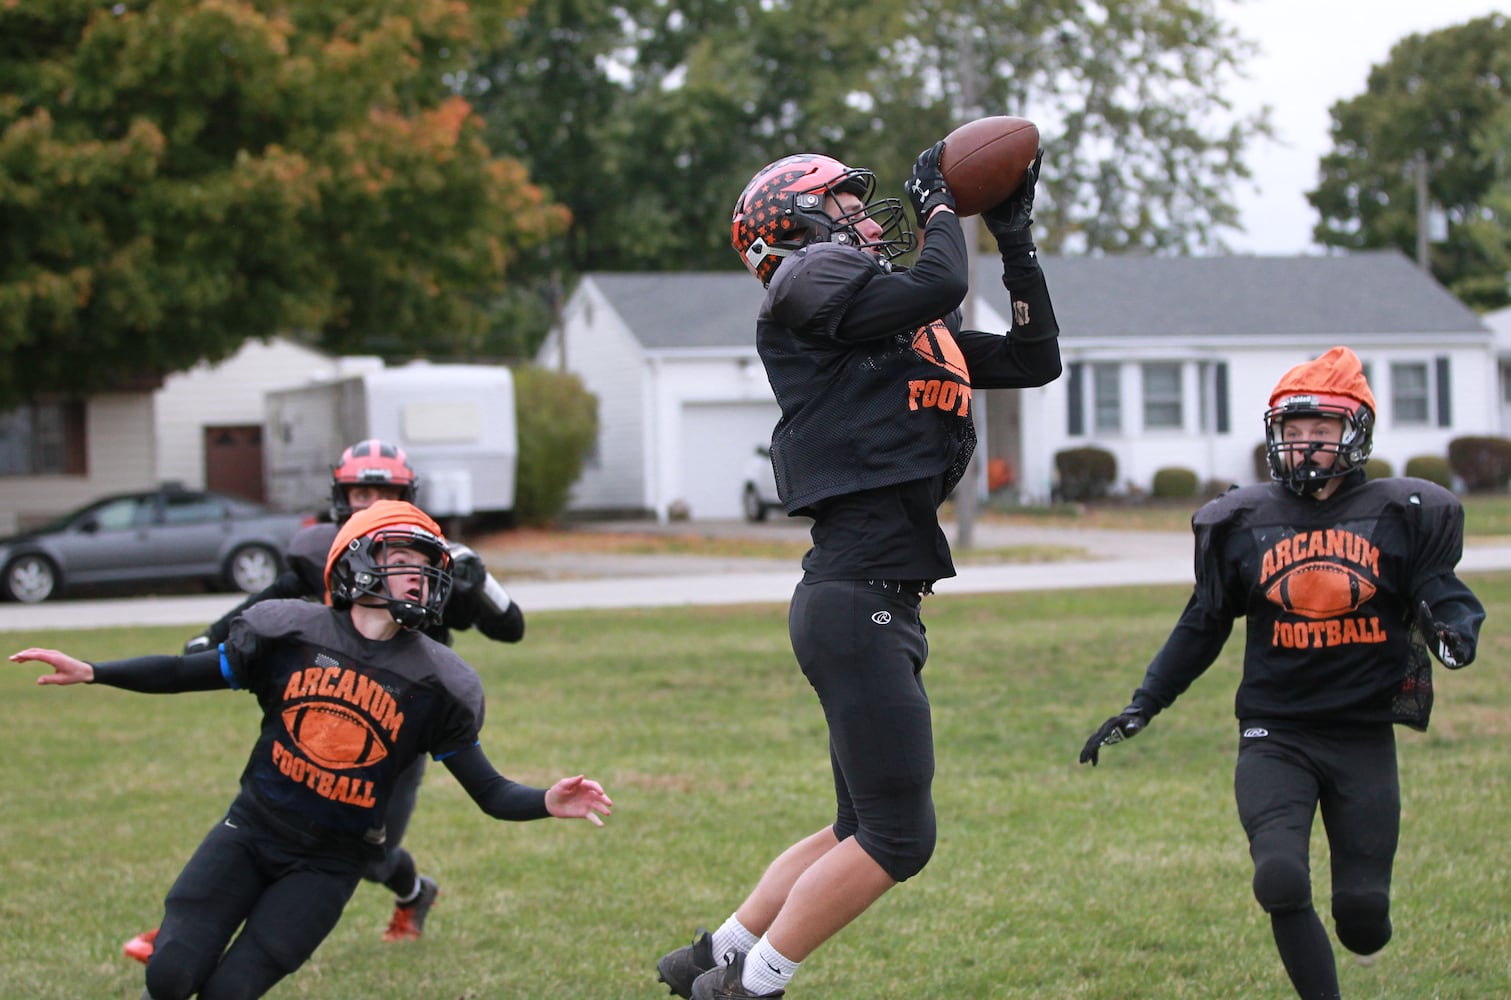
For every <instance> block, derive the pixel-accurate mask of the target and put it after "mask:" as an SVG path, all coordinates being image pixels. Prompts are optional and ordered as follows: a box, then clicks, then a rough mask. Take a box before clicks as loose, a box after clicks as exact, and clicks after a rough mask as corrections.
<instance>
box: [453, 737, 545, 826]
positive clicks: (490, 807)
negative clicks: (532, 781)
mask: <svg viewBox="0 0 1511 1000" xmlns="http://www.w3.org/2000/svg"><path fill="white" fill-rule="evenodd" d="M441 763H443V764H445V765H446V770H448V771H450V772H451V773H452V775H453V776H454V777H455V778H456V780H457V781H459V782H461V783H462V787H463V788H465V789H466V790H467V794H468V795H470V796H472V801H474V802H476V803H477V805H478V808H479V809H481V810H482V811H483V812H485V813H487V814H488V815H489V816H492V817H493V818H494V819H508V820H521V821H522V820H530V819H548V818H549V817H550V815H551V814H550V813H549V812H547V811H546V790H545V789H544V788H531V787H530V786H529V785H521V784H520V783H519V782H517V781H511V780H509V779H508V778H506V777H504V776H503V775H502V774H499V773H498V769H497V768H495V767H494V766H493V762H492V761H490V760H489V759H488V755H487V754H485V753H483V748H482V747H479V746H471V747H468V748H467V749H465V750H459V751H457V752H456V753H454V754H452V755H450V756H449V757H446V758H444V759H443V760H442V761H441Z"/></svg>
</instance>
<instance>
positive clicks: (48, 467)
mask: <svg viewBox="0 0 1511 1000" xmlns="http://www.w3.org/2000/svg"><path fill="white" fill-rule="evenodd" d="M83 474H84V404H83V403H81V402H67V403H32V404H28V405H26V406H21V407H18V408H16V409H14V410H11V411H10V412H8V413H0V476H82V475H83Z"/></svg>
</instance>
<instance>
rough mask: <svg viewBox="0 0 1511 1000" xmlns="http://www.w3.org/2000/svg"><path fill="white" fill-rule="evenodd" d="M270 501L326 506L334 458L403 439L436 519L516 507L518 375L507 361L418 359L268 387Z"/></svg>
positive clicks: (279, 505) (281, 506)
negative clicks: (361, 446) (372, 443)
mask: <svg viewBox="0 0 1511 1000" xmlns="http://www.w3.org/2000/svg"><path fill="white" fill-rule="evenodd" d="M266 430H267V433H266V435H265V441H266V445H265V456H266V458H265V461H266V464H267V483H268V503H269V505H270V506H272V507H274V508H275V509H278V510H288V511H293V510H318V509H322V508H324V507H325V506H326V504H327V503H328V502H329V497H330V482H331V465H332V463H334V462H335V461H336V459H337V458H338V457H339V456H340V454H341V452H342V450H343V449H344V448H346V446H347V445H350V444H352V443H353V442H355V441H361V440H363V439H364V438H382V439H383V440H385V441H389V442H392V443H394V444H397V445H398V446H399V447H400V448H403V449H404V451H405V453H406V454H407V455H408V456H409V464H410V465H412V466H414V469H415V471H416V472H417V473H418V474H419V479H420V505H421V506H422V507H424V508H425V510H426V511H428V512H429V513H430V514H431V515H432V516H434V517H437V518H440V517H466V516H468V515H472V514H488V513H504V512H508V511H512V510H513V509H514V472H515V460H516V458H517V456H518V454H519V440H518V436H517V432H516V428H515V413H514V379H513V377H512V375H511V373H510V371H509V369H508V368H506V367H503V366H502V365H450V364H430V363H427V362H414V363H411V364H407V365H404V366H402V367H397V368H380V369H376V370H372V371H366V372H363V373H361V374H356V375H349V376H344V377H340V378H336V379H333V380H329V381H320V382H313V383H310V384H308V385H303V386H298V387H296V388H292V389H280V390H276V391H273V392H269V393H268V394H267V428H266Z"/></svg>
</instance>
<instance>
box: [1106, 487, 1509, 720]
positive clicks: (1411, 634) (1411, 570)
mask: <svg viewBox="0 0 1511 1000" xmlns="http://www.w3.org/2000/svg"><path fill="white" fill-rule="evenodd" d="M1192 527H1193V530H1194V531H1195V533H1196V587H1195V590H1194V592H1193V595H1192V598H1191V601H1190V602H1189V604H1188V605H1187V608H1186V611H1185V613H1184V614H1183V615H1182V616H1181V620H1180V622H1179V623H1177V625H1176V627H1175V630H1174V631H1173V632H1172V633H1171V636H1170V638H1169V640H1168V641H1167V642H1166V644H1165V646H1164V648H1163V649H1161V650H1160V652H1159V653H1158V654H1157V655H1156V656H1155V658H1154V661H1153V662H1152V663H1151V664H1150V666H1149V670H1148V672H1147V673H1146V675H1145V678H1144V682H1143V685H1142V686H1141V687H1140V688H1139V691H1138V693H1137V694H1136V695H1135V698H1134V701H1135V704H1139V705H1141V706H1142V707H1144V708H1145V709H1146V711H1149V712H1150V714H1153V713H1154V712H1157V711H1159V710H1160V709H1162V708H1164V707H1166V706H1168V705H1169V704H1170V703H1171V702H1173V701H1174V700H1175V698H1176V697H1177V696H1178V695H1179V694H1180V693H1181V692H1183V691H1184V690H1185V689H1186V688H1187V687H1188V686H1189V685H1190V684H1191V682H1192V681H1193V680H1195V678H1196V677H1197V676H1199V675H1200V674H1201V673H1202V672H1203V671H1205V670H1206V669H1207V667H1208V666H1210V665H1211V663H1212V662H1213V660H1215V659H1216V657H1217V654H1218V652H1220V650H1221V648H1222V645H1223V643H1224V642H1225V641H1226V639H1227V637H1228V634H1229V633H1230V631H1231V628H1232V623H1233V621H1234V620H1236V619H1238V618H1244V619H1245V620H1246V623H1247V638H1246V640H1245V648H1244V661H1243V679H1242V681H1241V682H1240V684H1239V687H1238V692H1237V695H1236V697H1235V705H1234V707H1235V711H1236V713H1237V715H1238V717H1239V718H1240V719H1243V720H1245V721H1250V720H1252V721H1269V722H1277V721H1283V720H1293V721H1304V722H1326V723H1329V724H1347V723H1370V722H1403V723H1406V724H1409V725H1412V726H1416V727H1418V728H1425V727H1426V725H1427V719H1428V714H1429V713H1430V710H1431V704H1432V680H1431V670H1430V661H1429V659H1428V653H1427V649H1426V644H1425V641H1424V639H1423V636H1422V635H1421V632H1420V629H1419V626H1418V624H1417V614H1416V609H1417V607H1418V605H1419V603H1420V602H1422V601H1426V602H1427V603H1428V604H1429V606H1430V607H1431V608H1432V613H1433V615H1434V617H1436V618H1437V619H1439V620H1442V621H1444V622H1446V623H1447V624H1449V625H1451V626H1453V627H1455V628H1456V629H1458V630H1459V631H1460V632H1461V633H1462V634H1464V635H1477V634H1478V631H1479V625H1480V622H1481V621H1482V620H1483V619H1484V608H1483V607H1482V606H1481V605H1480V602H1479V601H1478V599H1476V598H1475V596H1474V594H1473V593H1472V592H1471V591H1470V590H1469V588H1468V587H1466V586H1465V585H1464V584H1463V583H1462V582H1461V581H1460V580H1459V579H1458V577H1457V576H1456V575H1455V566H1456V565H1457V563H1458V560H1459V557H1460V555H1461V554H1462V549H1463V508H1462V507H1461V506H1460V504H1459V502H1458V498H1457V497H1455V496H1454V495H1453V494H1452V493H1450V492H1448V491H1447V490H1445V489H1443V488H1441V487H1439V486H1437V485H1435V484H1433V483H1430V482H1426V481H1425V480H1420V479H1406V478H1395V479H1381V480H1377V481H1374V482H1357V481H1355V480H1350V481H1348V482H1345V484H1344V485H1343V487H1342V488H1340V490H1339V492H1337V493H1335V494H1334V495H1333V496H1331V497H1329V498H1328V499H1327V500H1323V501H1320V502H1319V501H1317V500H1315V499H1312V498H1310V497H1298V496H1296V495H1294V494H1293V493H1291V492H1290V491H1288V490H1286V489H1284V488H1283V487H1281V486H1279V485H1277V484H1264V485H1259V486H1249V487H1245V488H1242V489H1237V490H1233V491H1230V492H1229V493H1227V494H1225V495H1224V496H1222V497H1219V498H1218V499H1216V500H1213V501H1212V502H1210V503H1208V504H1207V505H1205V506H1204V507H1202V508H1201V509H1200V510H1198V511H1197V512H1196V515H1195V516H1194V517H1193V518H1192Z"/></svg>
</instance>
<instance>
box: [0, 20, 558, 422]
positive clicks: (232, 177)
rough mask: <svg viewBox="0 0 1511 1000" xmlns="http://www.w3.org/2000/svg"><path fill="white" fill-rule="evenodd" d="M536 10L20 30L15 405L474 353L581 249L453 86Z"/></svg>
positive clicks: (13, 61) (1, 111)
mask: <svg viewBox="0 0 1511 1000" xmlns="http://www.w3.org/2000/svg"><path fill="white" fill-rule="evenodd" d="M521 6H522V4H521V3H519V2H515V3H507V2H491V3H488V4H478V5H474V6H472V7H469V6H468V5H467V4H464V3H444V2H438V0H283V2H281V3H277V4H274V3H267V2H261V0H134V2H131V0H125V2H118V3H114V4H109V3H99V2H87V0H11V2H8V3H5V4H0V218H3V219H4V225H3V227H0V358H3V360H4V364H3V365H0V403H3V402H11V403H14V402H17V401H19V400H22V399H26V398H31V397H33V396H35V395H37V394H40V393H45V392H60V393H84V392H87V391H90V390H93V389H97V388H100V387H103V386H107V385H112V384H115V385H118V384H121V381H122V380H123V379H125V378H140V379H147V380H151V379H155V378H157V377H160V376H161V375H163V374H165V373H168V372H172V371H176V370H180V369H183V368H187V367H189V366H190V365H192V364H194V363H195V362H197V361H199V360H201V359H207V360H211V361H215V360H219V359H221V358H224V357H226V356H227V355H229V354H230V353H232V352H234V351H235V350H236V349H237V347H239V346H240V344H241V343H242V342H243V341H244V340H245V339H247V338H249V337H266V336H270V335H273V334H275V333H280V332H285V331H288V330H290V329H303V330H306V331H309V336H310V337H311V339H313V340H314V341H315V342H317V343H318V344H319V345H320V346H322V347H325V348H327V349H329V350H332V351H338V352H344V351H377V352H382V353H389V354H404V355H413V354H418V353H432V354H451V353H464V352H467V351H469V350H472V349H473V348H474V347H475V345H476V344H477V338H478V334H479V331H480V330H481V329H482V328H483V327H484V325H485V320H486V313H487V309H488V306H489V303H490V300H491V298H492V296H493V295H495V294H496V293H497V292H498V290H499V289H500V288H501V287H502V285H503V281H504V278H505V275H506V274H507V269H508V267H509V264H510V261H511V260H512V259H514V258H515V257H516V256H517V255H518V254H520V253H521V252H522V251H525V250H526V249H528V248H530V247H531V246H534V245H536V244H538V243H540V242H541V241H543V240H544V239H546V238H547V237H549V236H551V235H553V234H554V233H555V232H557V231H559V230H560V229H561V227H562V226H563V224H564V223H565V214H564V213H563V212H562V210H560V209H559V208H556V207H553V206H551V205H549V204H548V203H547V201H546V199H545V196H544V195H543V193H542V192H541V191H540V190H539V189H537V188H535V187H534V186H532V185H531V184H530V183H529V182H528V179H527V175H526V172H525V168H524V167H523V166H522V165H521V164H520V163H519V162H518V161H516V160H513V159H508V158H497V157H495V156H493V155H492V154H491V153H490V152H489V150H488V148H487V146H486V144H485V143H484V141H483V137H482V131H483V129H482V122H481V120H480V119H479V118H478V116H477V115H475V114H474V113H473V112H472V110H471V108H470V106H469V105H468V104H467V103H466V101H465V100H463V99H462V98H460V97H458V96H457V95H456V94H455V92H454V90H453V89H452V86H451V83H450V82H449V80H450V79H451V77H454V75H455V74H457V73H459V72H460V71H462V70H464V69H465V68H466V66H467V65H468V64H469V62H470V60H471V58H472V57H473V55H474V53H475V52H476V51H477V50H478V49H480V48H487V47H494V46H496V45H497V44H498V42H499V40H500V39H501V38H502V37H503V34H504V31H505V30H506V26H507V23H508V21H509V20H510V19H511V18H512V17H514V16H517V14H518V13H519V10H520V8H521Z"/></svg>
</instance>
